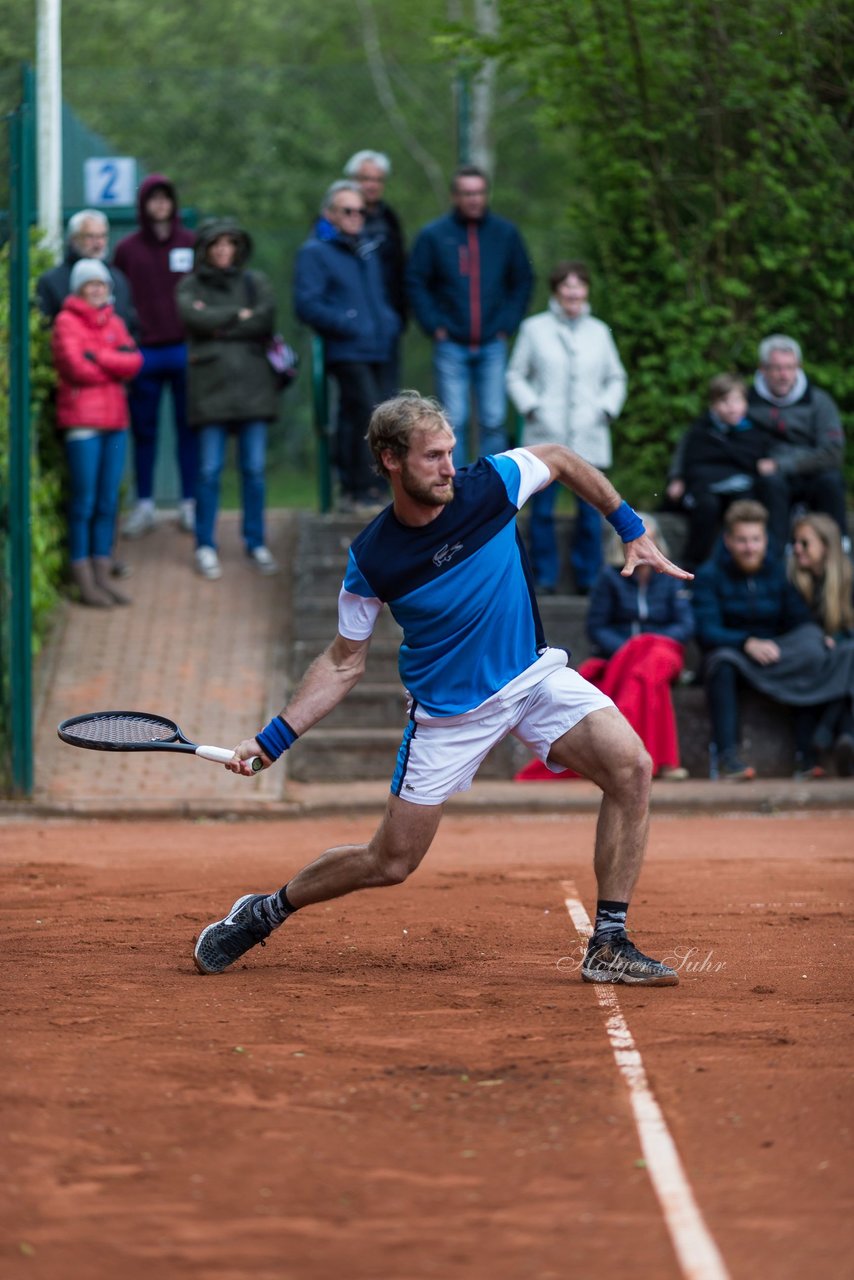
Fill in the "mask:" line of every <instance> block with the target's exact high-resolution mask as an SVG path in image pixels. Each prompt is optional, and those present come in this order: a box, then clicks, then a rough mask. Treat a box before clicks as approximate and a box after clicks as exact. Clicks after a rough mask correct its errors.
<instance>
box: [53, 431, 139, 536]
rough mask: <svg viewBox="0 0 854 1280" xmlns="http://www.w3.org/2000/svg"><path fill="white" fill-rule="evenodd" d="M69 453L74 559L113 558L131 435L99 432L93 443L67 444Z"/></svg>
mask: <svg viewBox="0 0 854 1280" xmlns="http://www.w3.org/2000/svg"><path fill="white" fill-rule="evenodd" d="M65 452H66V456H67V457H68V470H69V474H70V478H71V494H70V499H69V503H68V549H69V553H70V556H71V559H72V561H75V560H88V558H89V557H90V556H109V555H112V552H113V539H114V536H115V530H116V515H117V513H118V509H119V485H120V484H121V479H122V472H123V470H124V465H125V454H126V452H127V431H99V432H98V434H97V435H95V436H92V437H91V439H89V440H66V442H65Z"/></svg>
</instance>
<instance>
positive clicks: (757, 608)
mask: <svg viewBox="0 0 854 1280" xmlns="http://www.w3.org/2000/svg"><path fill="white" fill-rule="evenodd" d="M767 525H768V512H767V511H766V510H765V508H764V507H763V506H762V505H761V504H760V503H758V502H752V501H750V500H747V499H745V500H742V501H739V502H734V503H733V504H732V506H731V507H730V508H729V510H728V511H727V513H726V515H725V517H724V536H723V541H722V544H721V545H720V547H719V548H718V550H717V551H716V553H715V555H714V556H713V557H712V559H711V560H709V561H707V563H706V564H704V565H703V567H702V568H701V569H700V571H699V573H698V574H697V577H696V579H695V580H694V597H693V606H694V617H695V620H696V625H697V638H698V640H699V642H700V644H701V645H702V647H703V649H704V650H705V662H704V678H705V682H706V693H707V697H708V704H709V713H710V716H711V720H712V736H713V744H714V748H715V751H716V756H717V766H718V773H719V776H721V777H723V778H734V779H745V780H746V779H750V778H753V777H755V774H756V771H755V769H754V768H753V767H752V766H751V765H750V764H747V763H745V762H744V761H743V760H742V759H741V756H740V754H739V721H738V689H739V683H740V682H741V681H746V682H747V683H749V684H750V685H751V686H752V687H753V688H754V689H757V690H758V691H759V692H760V693H763V694H765V695H766V696H767V697H770V698H773V699H774V700H775V701H777V702H779V703H781V704H782V705H784V706H787V707H789V708H815V707H818V706H821V705H823V704H825V703H828V702H832V701H834V700H835V699H836V698H842V697H845V696H846V695H847V694H850V691H851V689H852V681H854V645H852V646H850V647H849V646H837V647H836V648H835V649H828V648H827V647H826V645H825V643H824V637H823V635H822V632H821V629H820V628H819V627H817V626H816V625H815V623H814V622H812V621H811V620H810V611H809V608H808V606H807V604H806V601H805V600H804V599H803V597H802V596H801V594H800V593H799V592H798V591H797V590H796V588H795V587H794V585H793V584H792V583H791V582H789V581H788V579H787V577H786V569H785V566H784V564H783V562H782V560H781V559H779V558H778V557H777V556H776V555H775V554H773V553H771V552H769V545H768V531H767ZM804 723H805V718H804V717H803V716H798V717H797V718H796V726H795V727H796V751H797V753H798V756H799V764H800V762H801V761H802V759H803V756H804V752H805V749H806V746H807V745H808V744H806V743H805V741H804V737H803V733H804Z"/></svg>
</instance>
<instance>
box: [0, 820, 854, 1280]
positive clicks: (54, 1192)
mask: <svg viewBox="0 0 854 1280" xmlns="http://www.w3.org/2000/svg"><path fill="white" fill-rule="evenodd" d="M593 821H594V820H593V818H592V817H589V816H566V815H563V816H560V817H548V816H513V815H503V816H501V817H500V818H499V817H491V816H488V815H487V816H484V815H480V814H478V815H476V816H474V815H473V816H453V817H451V818H449V819H447V820H446V822H445V825H444V826H443V828H442V829H441V831H440V833H439V837H438V840H437V842H436V844H435V846H434V848H433V850H432V851H431V853H430V855H429V856H428V859H427V861H426V862H425V864H424V866H423V867H422V869H421V871H420V872H419V873H418V874H417V875H416V876H415V877H413V878H412V879H411V880H410V881H409V882H408V883H407V884H405V885H404V886H402V887H400V888H396V889H391V890H386V891H384V892H376V893H373V894H361V895H357V896H353V897H350V898H347V899H343V900H341V901H338V902H333V903H331V904H328V905H326V906H322V907H315V908H311V909H309V910H306V911H305V912H304V913H302V914H300V915H298V916H297V917H295V918H294V919H293V920H291V921H290V922H289V923H288V924H287V925H286V926H285V927H284V928H283V929H282V930H281V931H280V932H278V933H277V934H276V935H274V937H273V938H272V939H271V940H270V942H269V944H268V945H267V947H266V948H264V949H263V950H262V949H260V948H259V949H256V950H255V951H253V952H252V953H250V955H249V956H248V957H247V958H246V960H245V961H244V962H243V963H242V964H241V965H239V966H238V967H237V968H236V969H234V970H232V971H229V972H228V973H226V974H224V975H222V976H220V977H215V978H214V977H208V978H203V977H201V976H199V975H198V974H197V973H196V972H195V971H194V969H193V966H192V962H191V949H192V941H193V938H194V936H195V934H196V932H197V930H198V928H199V927H200V926H201V925H204V924H206V923H208V922H210V920H212V919H215V918H217V917H218V916H220V915H222V914H223V912H224V910H225V909H226V908H228V907H229V906H230V904H231V902H232V901H233V899H234V898H236V897H238V896H239V895H240V894H241V893H243V892H246V891H249V890H257V889H272V888H276V887H278V886H279V884H280V883H281V882H282V881H283V880H284V879H286V878H287V876H288V874H289V873H290V872H292V871H293V870H295V869H296V868H297V867H298V865H299V864H300V863H301V862H303V861H304V860H306V859H307V858H308V857H309V856H312V855H313V854H314V853H315V852H317V851H319V850H321V849H322V848H324V847H326V846H327V845H330V844H333V843H340V842H341V840H342V838H344V837H345V836H347V837H362V836H367V834H368V833H369V832H370V830H371V829H372V826H373V823H372V820H371V818H370V817H363V816H359V817H356V818H354V819H353V820H352V821H350V822H349V823H348V822H346V821H344V820H343V819H341V818H336V819H335V820H334V821H333V820H322V819H311V820H305V821H290V822H276V823H274V822H267V823H248V822H247V823H234V822H222V823H218V822H194V823H190V822H184V823H174V824H173V823H157V822H151V823H146V822H125V823H110V822H95V821H89V822H87V821H79V822H70V821H53V822H47V823H37V822H35V821H17V822H8V823H5V824H4V825H2V826H0V875H2V903H3V916H4V945H3V950H4V953H5V954H4V961H3V996H2V1007H3V1015H4V1039H3V1050H2V1075H0V1089H2V1096H3V1141H2V1144H0V1165H2V1182H3V1194H2V1209H0V1214H2V1245H1V1246H0V1274H2V1276H3V1277H4V1280H13V1278H14V1280H17V1277H25V1276H27V1277H42V1278H44V1277H49V1278H50V1280H68V1278H74V1280H76V1278H78V1277H80V1278H85V1280H116V1278H118V1277H121V1278H122V1280H143V1277H145V1278H146V1280H149V1278H150V1277H151V1276H157V1277H163V1280H183V1278H184V1277H205V1278H216V1280H244V1278H246V1280H249V1278H251V1280H273V1278H274V1277H275V1278H276V1280H287V1278H294V1280H339V1278H342V1280H386V1278H389V1280H392V1278H393V1280H407V1278H409V1277H413V1278H414V1277H428V1276H430V1277H442V1278H443V1280H447V1278H455V1280H456V1278H458V1277H459V1278H460V1280H463V1278H465V1280H469V1278H471V1280H473V1278H475V1277H477V1280H481V1277H482V1278H484V1280H486V1278H490V1280H559V1278H560V1280H562V1278H563V1277H576V1276H596V1275H605V1274H607V1275H620V1274H625V1275H628V1276H632V1277H633V1280H645V1278H646V1277H654V1278H655V1280H659V1278H661V1280H669V1278H670V1277H679V1276H682V1275H684V1274H688V1273H687V1272H686V1271H685V1270H684V1268H682V1267H680V1264H679V1262H678V1261H677V1258H676V1255H675V1253H674V1249H673V1245H672V1243H671V1239H670V1236H669V1234H668V1229H667V1227H666V1226H665V1220H664V1214H663V1211H662V1208H661V1205H660V1203H659V1201H658V1199H657V1198H656V1195H655V1194H654V1191H653V1189H652V1184H651V1181H650V1175H649V1171H648V1169H647V1168H645V1167H644V1166H643V1160H642V1157H641V1150H640V1146H639V1139H638V1134H637V1130H636V1128H635V1124H634V1120H633V1116H632V1111H631V1108H630V1104H629V1097H628V1091H627V1086H626V1083H625V1081H624V1079H623V1078H622V1076H621V1075H620V1073H619V1071H618V1070H617V1067H616V1065H615V1059H614V1053H613V1051H612V1049H611V1047H610V1044H609V1041H608V1038H607V1035H606V1029H605V1013H604V1011H603V1009H602V1008H601V1007H600V1004H599V1001H598V998H597V993H596V989H595V988H593V987H590V986H587V985H584V984H582V983H581V981H580V980H579V977H578V974H577V971H576V965H577V962H578V957H579V950H580V943H579V937H578V935H577V933H576V932H575V929H574V926H573V924H572V921H571V920H570V917H569V915H568V913H567V909H566V907H565V905H564V899H565V897H566V893H567V891H566V889H565V887H564V886H565V885H566V884H567V883H572V882H574V884H575V885H576V886H577V889H578V893H579V896H580V898H581V899H582V900H583V902H584V903H585V905H586V907H587V909H588V910H589V911H592V909H593V906H594V889H593V879H592V873H591V868H590V846H591V839H592V833H593ZM851 849H852V820H851V817H850V815H848V814H839V815H836V814H832V813H831V814H822V815H816V814H808V813H807V814H804V813H801V814H794V815H790V816H783V817H780V816H778V817H773V816H771V817H755V818H752V817H745V816H739V817H726V816H722V817H719V818H712V819H710V818H708V817H684V818H683V817H666V816H665V817H659V818H657V819H656V820H655V822H654V824H653V835H652V841H651V846H650V852H649V855H648V859H647V864H646V867H645V871H644V875H643V878H642V881H641V886H640V889H639V891H638V894H637V896H636V898H635V903H634V907H633V911H632V916H631V917H630V923H631V924H633V926H634V931H635V936H636V938H637V941H638V942H639V944H640V945H641V946H642V947H643V948H644V949H645V950H648V951H649V952H650V953H651V954H653V955H656V956H660V957H663V958H667V957H670V958H671V963H676V964H677V965H678V966H679V967H681V971H682V981H681V984H680V986H679V987H678V988H675V989H673V988H671V989H660V990H638V989H631V990H630V989H626V988H624V987H622V988H618V989H617V990H618V1000H619V1006H620V1009H621V1010H622V1013H623V1015H624V1017H625V1019H626V1022H627V1023H628V1027H629V1029H630V1031H631V1033H632V1036H633V1037H634V1040H635V1043H636V1045H637V1047H638V1049H639V1050H640V1053H641V1055H642V1058H643V1063H644V1065H645V1068H646V1073H647V1076H648V1079H649V1083H650V1085H651V1088H652V1090H653V1092H654V1095H655V1097H656V1099H657V1101H658V1103H659V1105H660V1107H661V1109H662V1111H663V1113H664V1117H665V1120H666V1123H667V1126H668V1128H669V1131H670V1133H671V1135H672V1137H673V1139H674V1140H675V1142H676V1145H677V1148H678V1151H679V1154H680V1156H681V1160H682V1164H683V1167H684V1170H685V1173H686V1176H687V1180H688V1183H689V1184H690V1188H691V1190H692V1191H693V1195H694V1198H695V1199H696V1202H697V1205H698V1207H699V1210H700V1213H701V1214H702V1218H703V1221H704V1223H705V1226H706V1227H707V1229H708V1231H709V1233H710V1235H711V1237H712V1238H713V1240H714V1242H715V1244H716V1245H717V1247H718V1249H719V1250H720V1253H721V1255H722V1258H723V1261H724V1264H725V1268H726V1272H728V1274H729V1275H731V1276H732V1277H745V1280H746V1278H748V1277H750V1278H751V1280H752V1278H754V1277H757V1276H762V1277H775V1278H777V1277H793V1278H794V1277H798V1278H801V1277H804V1276H808V1275H813V1276H821V1277H837V1276H838V1277H842V1276H847V1275H850V1274H851V1273H850V1269H849V1268H850V1249H851V1246H852V1243H853V1242H852V1227H851V1215H850V1205H851V1194H850V1193H851V1173H850V1170H851V1163H850V1114H851V1113H850V1081H851V1037H850V1034H849V1027H850V1021H851V1002H850V990H851V981H850V971H851V966H850V956H851V940H850V936H846V933H845V920H846V917H847V915H848V913H849V912H850V886H851V862H850V856H851Z"/></svg>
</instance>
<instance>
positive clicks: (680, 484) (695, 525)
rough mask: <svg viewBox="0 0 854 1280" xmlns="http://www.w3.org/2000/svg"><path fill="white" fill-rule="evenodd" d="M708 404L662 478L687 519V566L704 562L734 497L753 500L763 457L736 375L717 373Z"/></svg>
mask: <svg viewBox="0 0 854 1280" xmlns="http://www.w3.org/2000/svg"><path fill="white" fill-rule="evenodd" d="M708 404H709V407H708V409H707V410H706V411H705V413H703V414H702V416H701V417H699V418H698V419H697V421H696V422H695V423H694V425H693V426H692V427H689V429H688V430H687V431H686V432H685V434H684V435H683V437H682V439H681V440H680V441H679V444H678V445H677V446H676V451H675V453H674V455H673V461H672V462H671V464H670V471H669V472H668V477H667V498H668V500H669V504H670V505H672V506H673V507H675V508H676V509H677V510H682V511H684V512H685V514H686V515H687V517H688V543H687V546H686V548H685V555H684V557H683V559H684V561H685V566H686V568H689V569H692V570H693V569H696V568H697V567H698V566H699V565H701V564H703V562H704V561H705V560H708V558H709V556H710V555H711V553H712V548H713V546H714V544H715V542H716V540H717V538H718V535H719V532H720V524H721V517H722V516H723V514H724V512H725V511H726V509H727V507H728V506H729V505H730V503H732V502H734V501H735V500H736V498H755V497H756V485H757V477H758V472H759V469H760V468H763V467H764V468H765V469H766V470H767V469H768V468H769V465H770V466H773V464H769V460H768V457H767V455H768V445H769V442H768V433H767V432H766V431H763V430H762V429H761V428H759V427H757V426H755V425H754V424H753V423H752V422H751V421H750V419H749V418H748V417H746V413H747V392H746V388H745V386H744V383H743V382H742V380H741V378H737V377H735V376H734V375H733V374H731V373H719V374H717V375H716V376H715V377H714V378H712V380H711V382H710V383H709V396H708Z"/></svg>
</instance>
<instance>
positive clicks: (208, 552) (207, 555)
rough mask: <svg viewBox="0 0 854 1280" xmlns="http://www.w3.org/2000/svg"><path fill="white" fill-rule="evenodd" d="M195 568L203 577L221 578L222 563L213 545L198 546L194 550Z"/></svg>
mask: <svg viewBox="0 0 854 1280" xmlns="http://www.w3.org/2000/svg"><path fill="white" fill-rule="evenodd" d="M196 568H197V569H198V571H199V573H200V574H201V575H202V577H203V578H211V579H213V578H221V577H222V565H221V564H220V562H219V556H218V555H217V553H216V552H215V551H214V549H213V547H199V548H198V550H197V551H196Z"/></svg>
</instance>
